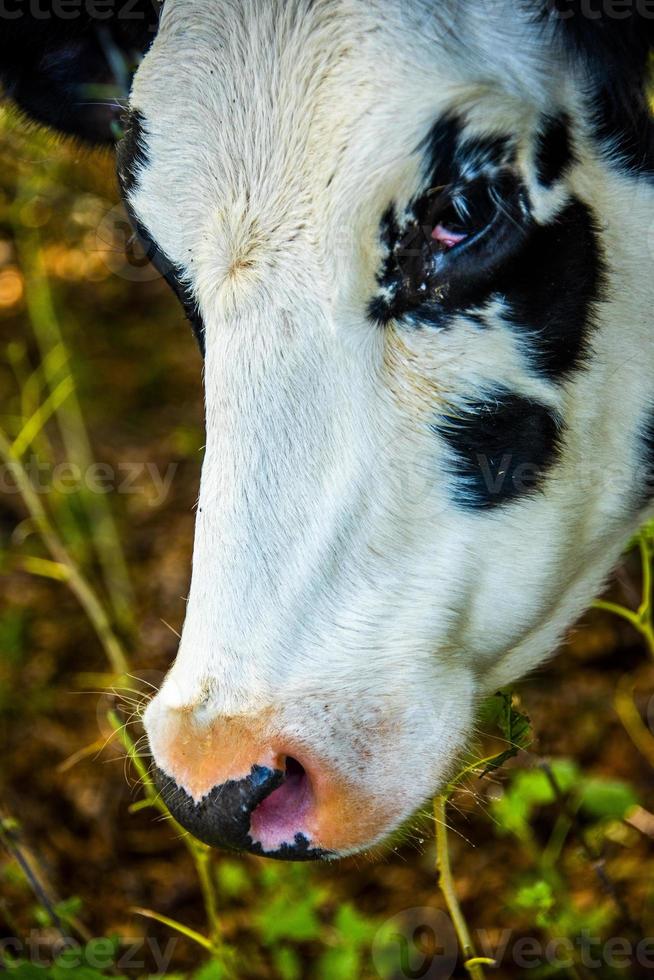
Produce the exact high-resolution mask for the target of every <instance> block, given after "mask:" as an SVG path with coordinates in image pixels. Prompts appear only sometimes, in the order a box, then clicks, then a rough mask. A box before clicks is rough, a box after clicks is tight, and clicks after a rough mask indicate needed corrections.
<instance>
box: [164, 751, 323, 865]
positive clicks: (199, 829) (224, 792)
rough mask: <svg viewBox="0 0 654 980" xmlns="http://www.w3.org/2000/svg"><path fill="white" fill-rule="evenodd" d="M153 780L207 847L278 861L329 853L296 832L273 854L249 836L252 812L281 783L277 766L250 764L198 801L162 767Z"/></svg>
mask: <svg viewBox="0 0 654 980" xmlns="http://www.w3.org/2000/svg"><path fill="white" fill-rule="evenodd" d="M154 779H155V783H156V785H157V788H158V789H159V791H160V794H161V798H162V800H163V802H164V803H165V804H166V806H167V807H168V809H169V810H170V812H171V814H172V815H173V817H174V818H175V820H177V822H178V823H179V824H180V825H181V826H182V827H184V829H185V830H188V831H189V833H191V834H192V835H193V836H194V837H196V838H197V839H198V840H201V841H203V842H204V843H205V844H208V845H209V846H210V847H220V848H225V849H227V850H232V851H249V852H250V853H251V854H258V855H260V856H262V857H269V858H275V859H277V860H280V861H315V860H318V859H320V858H326V857H329V856H330V855H329V852H327V851H323V850H321V849H320V848H312V847H311V846H310V844H309V842H308V840H307V839H306V837H304V836H303V835H302V834H296V836H295V842H294V844H292V845H291V844H283V845H282V846H281V847H280V848H279V850H277V851H274V852H272V853H271V852H268V851H264V850H263V848H262V847H261V845H260V844H259V843H255V842H254V841H253V840H252V838H251V837H250V817H251V815H252V812H253V811H254V810H255V809H256V808H257V806H258V805H259V804H260V803H262V802H263V801H264V800H265V799H266V797H268V796H270V794H271V793H272V792H273V790H275V789H277V788H278V787H279V786H281V784H282V783H283V782H284V773H283V772H282V771H281V770H279V769H269V768H267V767H266V766H253V767H252V769H251V770H250V775H249V776H246V777H245V779H234V780H230V781H229V782H226V783H223V784H222V785H221V786H215V787H214V788H213V789H212V790H211V792H210V793H208V794H207V795H206V796H205V797H203V799H201V800H200V802H199V803H196V802H195V800H194V799H193V798H192V797H191V796H189V794H188V793H187V792H185V790H183V789H181V788H180V787H179V786H177V784H176V783H175V781H174V780H173V779H171V778H170V776H167V775H166V773H165V772H163V771H162V770H161V769H159V768H157V769H155V771H154Z"/></svg>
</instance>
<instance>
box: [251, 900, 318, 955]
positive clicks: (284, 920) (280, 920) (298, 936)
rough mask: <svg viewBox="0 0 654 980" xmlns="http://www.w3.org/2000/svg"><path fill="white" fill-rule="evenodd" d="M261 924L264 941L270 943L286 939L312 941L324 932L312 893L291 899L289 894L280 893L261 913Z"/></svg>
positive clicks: (299, 941) (298, 941)
mask: <svg viewBox="0 0 654 980" xmlns="http://www.w3.org/2000/svg"><path fill="white" fill-rule="evenodd" d="M259 924H260V929H261V936H262V938H263V941H264V942H265V943H270V944H275V943H278V942H279V941H280V940H284V939H288V940H291V941H292V942H296V943H303V942H310V941H312V940H315V939H318V938H319V937H320V934H321V932H322V926H321V924H320V921H319V919H318V916H317V914H316V906H315V897H314V895H312V894H309V895H308V896H306V897H305V898H302V899H300V898H296V899H295V900H292V899H291V900H289V896H288V895H284V894H281V895H279V896H278V897H277V898H275V899H274V900H273V901H272V902H271V903H270V905H268V907H267V908H266V909H265V910H264V911H263V912H262V913H261V914H260V916H259Z"/></svg>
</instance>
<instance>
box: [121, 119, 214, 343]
mask: <svg viewBox="0 0 654 980" xmlns="http://www.w3.org/2000/svg"><path fill="white" fill-rule="evenodd" d="M117 156H118V161H117V172H118V182H119V184H120V188H121V191H122V194H123V199H124V202H125V208H126V210H127V214H128V217H129V220H130V223H131V225H132V227H133V228H134V231H135V233H136V236H137V237H138V239H139V242H140V244H141V246H142V248H143V250H144V252H145V254H146V256H147V257H148V260H149V261H150V262H151V263H152V265H153V266H154V267H155V269H157V271H158V272H159V273H160V274H161V275H162V276H163V278H164V279H165V280H166V282H167V283H168V285H169V286H170V288H171V289H172V290H173V292H174V293H175V295H176V296H177V298H178V300H179V301H180V303H181V304H182V307H183V309H184V313H185V314H186V317H187V319H188V320H189V322H190V324H191V327H192V328H193V333H194V334H195V337H196V340H197V342H198V345H199V347H200V351H201V353H202V356H203V357H204V354H205V331H204V322H203V320H202V316H201V314H200V311H199V310H198V307H197V303H196V302H195V299H194V297H193V295H192V293H191V290H190V288H189V286H188V284H187V282H186V281H185V279H184V274H183V270H182V269H181V268H180V267H179V266H176V265H175V264H174V263H173V262H171V261H170V259H169V258H168V256H167V255H166V254H165V252H164V251H163V250H162V249H161V248H159V246H158V245H157V244H156V242H155V241H154V240H153V239H152V237H151V235H150V233H149V232H148V230H147V228H146V227H145V225H144V224H143V223H142V222H141V221H140V220H139V219H138V217H137V216H136V213H135V211H134V208H133V207H132V205H131V202H130V193H131V192H132V191H133V190H134V188H135V186H136V184H137V183H138V175H139V173H140V172H141V170H142V169H143V168H144V167H146V166H147V164H148V154H147V143H146V139H145V127H144V119H143V115H142V114H141V113H140V112H138V111H132V112H130V113H129V115H128V116H127V118H126V120H125V135H124V137H123V139H122V140H121V142H120V143H119V145H118V154H117Z"/></svg>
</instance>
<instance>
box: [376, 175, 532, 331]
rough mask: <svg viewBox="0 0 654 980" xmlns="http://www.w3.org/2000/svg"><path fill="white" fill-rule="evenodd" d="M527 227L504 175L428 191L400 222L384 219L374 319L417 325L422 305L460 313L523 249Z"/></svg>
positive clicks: (521, 192)
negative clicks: (383, 263)
mask: <svg viewBox="0 0 654 980" xmlns="http://www.w3.org/2000/svg"><path fill="white" fill-rule="evenodd" d="M530 226H531V222H530V220H529V207H528V198H527V196H526V191H525V189H524V187H523V185H522V184H521V182H520V180H519V179H518V178H517V175H516V174H515V172H514V171H511V170H509V169H508V168H507V169H505V170H499V171H495V172H494V173H493V174H491V175H489V174H488V173H486V174H482V175H479V176H477V177H474V178H472V179H470V180H467V181H458V182H456V183H452V184H450V185H447V186H443V187H434V188H430V190H429V191H427V192H426V193H425V194H424V195H423V196H422V197H421V198H419V199H418V200H417V201H415V202H414V204H413V205H412V206H411V208H410V210H408V211H407V212H405V215H404V218H403V220H402V221H401V222H400V221H397V220H396V219H391V223H390V224H389V226H388V228H387V234H388V238H387V241H388V247H389V252H388V256H387V260H386V268H385V271H384V273H383V275H382V277H381V279H380V285H382V286H383V287H384V290H383V292H382V293H381V294H380V296H379V298H378V301H377V302H376V303H375V304H374V314H373V315H374V316H375V317H376V318H377V319H379V320H380V321H381V322H388V320H390V319H402V318H403V317H408V318H409V319H411V320H412V321H413V320H414V319H415V320H416V322H420V316H421V314H420V311H421V310H423V311H424V308H425V306H426V305H427V306H429V307H430V308H432V309H434V310H435V308H439V307H441V306H442V307H444V308H447V307H449V306H452V304H456V305H457V306H460V305H461V304H463V305H465V302H466V297H468V296H471V295H473V294H474V292H475V289H476V288H477V285H478V283H480V282H482V281H484V280H486V279H487V278H488V277H489V276H490V275H494V274H495V272H496V271H497V270H498V269H499V268H500V267H501V266H502V265H503V263H504V262H505V261H507V260H508V259H509V258H510V257H511V256H512V255H513V254H515V252H516V251H518V250H520V249H521V248H522V247H523V245H524V241H525V238H526V237H527V235H528V234H529V230H530ZM430 316H433V314H430Z"/></svg>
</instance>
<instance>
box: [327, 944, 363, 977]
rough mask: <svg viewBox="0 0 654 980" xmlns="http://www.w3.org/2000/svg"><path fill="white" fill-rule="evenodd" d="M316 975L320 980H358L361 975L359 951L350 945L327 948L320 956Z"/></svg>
mask: <svg viewBox="0 0 654 980" xmlns="http://www.w3.org/2000/svg"><path fill="white" fill-rule="evenodd" d="M318 976H319V977H320V980H359V978H360V976H361V959H360V956H359V953H358V952H357V950H356V949H353V948H352V947H351V946H350V947H344V946H341V947H338V948H337V949H330V950H328V951H327V952H326V953H324V954H323V956H322V957H321V958H320V964H319V966H318Z"/></svg>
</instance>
